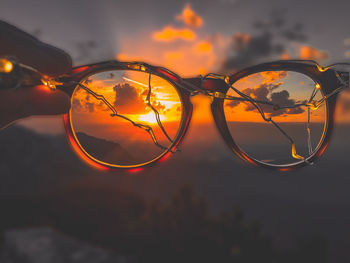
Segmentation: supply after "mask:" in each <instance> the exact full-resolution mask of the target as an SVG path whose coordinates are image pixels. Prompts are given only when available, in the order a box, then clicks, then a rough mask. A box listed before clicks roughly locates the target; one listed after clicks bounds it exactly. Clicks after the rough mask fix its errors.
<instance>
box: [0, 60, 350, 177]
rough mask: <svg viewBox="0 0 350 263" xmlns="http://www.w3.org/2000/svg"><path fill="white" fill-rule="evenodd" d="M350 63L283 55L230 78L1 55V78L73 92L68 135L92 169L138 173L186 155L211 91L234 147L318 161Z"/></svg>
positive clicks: (250, 157)
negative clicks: (184, 147)
mask: <svg viewBox="0 0 350 263" xmlns="http://www.w3.org/2000/svg"><path fill="white" fill-rule="evenodd" d="M349 65H350V64H347V63H337V64H333V65H330V66H328V67H321V66H320V65H318V64H317V63H316V62H314V61H309V60H283V61H276V62H270V63H264V64H259V65H256V66H252V67H249V68H246V69H243V70H241V71H239V72H237V73H234V74H233V75H231V76H226V75H219V74H213V73H210V74H207V75H205V76H200V77H197V78H181V77H180V76H178V75H177V74H175V73H173V72H171V71H170V70H168V69H166V68H163V67H157V66H152V65H149V64H147V63H140V62H119V61H108V62H102V63H97V64H91V65H85V66H80V67H76V68H74V69H73V70H72V72H71V74H70V75H64V76H60V77H58V78H56V79H50V78H47V77H45V76H44V75H42V74H41V73H40V72H38V71H37V70H35V69H33V68H31V67H28V66H25V65H22V64H20V63H18V62H16V61H14V60H11V59H9V58H3V59H0V74H1V75H2V76H10V75H11V77H8V78H6V81H4V80H5V77H2V78H1V79H3V81H2V83H3V84H2V88H13V87H20V86H32V85H38V84H44V85H46V86H47V87H49V88H52V89H56V88H57V89H60V90H62V91H64V92H66V93H67V94H68V95H69V96H70V97H71V105H72V106H71V109H70V111H69V113H68V114H66V115H64V123H65V127H66V132H67V135H68V138H69V141H70V143H71V145H72V147H73V149H74V150H75V151H76V152H77V153H78V155H79V156H80V157H81V158H82V159H84V160H85V161H86V162H87V163H89V164H90V165H92V166H94V167H97V168H101V169H104V170H111V169H127V170H129V171H137V170H141V169H143V168H144V167H148V166H152V165H154V164H156V163H158V162H161V161H163V160H165V159H166V158H167V157H168V156H169V155H172V154H174V153H176V152H178V151H179V144H180V142H181V141H182V139H183V138H184V135H185V134H186V131H187V129H188V126H189V123H190V120H191V115H192V110H193V106H192V104H191V101H190V98H191V96H194V95H197V94H204V95H206V96H209V97H211V98H212V103H211V111H212V115H213V117H214V120H215V123H216V126H217V128H218V130H219V132H220V133H221V135H222V137H223V139H224V141H225V142H226V144H227V145H228V146H229V148H230V149H231V150H232V152H233V153H234V154H236V155H238V156H239V157H240V158H242V159H243V160H245V161H247V162H249V163H251V164H253V165H257V166H262V167H267V168H272V169H277V170H280V171H287V170H291V169H293V168H297V167H301V166H304V165H310V164H313V163H314V161H315V160H316V159H317V158H318V157H320V156H321V155H322V154H323V152H324V151H325V149H326V147H327V145H328V142H329V139H330V135H331V131H332V129H333V125H334V116H333V115H334V111H335V106H336V101H337V95H338V93H339V92H340V91H342V90H344V89H347V88H349V73H348V72H347V71H346V70H344V69H339V68H340V67H342V66H349ZM202 132H203V133H205V132H206V131H205V130H203V131H202ZM208 139H209V138H208ZM213 154H215V153H213Z"/></svg>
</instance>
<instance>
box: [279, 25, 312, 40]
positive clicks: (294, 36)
mask: <svg viewBox="0 0 350 263" xmlns="http://www.w3.org/2000/svg"><path fill="white" fill-rule="evenodd" d="M281 34H282V36H284V37H285V38H286V39H287V40H289V41H300V42H303V41H305V40H306V39H307V36H306V35H305V34H304V32H303V25H302V24H300V23H296V24H295V25H294V26H293V27H291V28H288V29H286V30H284V31H283V32H282V33H281Z"/></svg>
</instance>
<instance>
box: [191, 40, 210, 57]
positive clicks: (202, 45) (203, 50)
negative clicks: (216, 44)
mask: <svg viewBox="0 0 350 263" xmlns="http://www.w3.org/2000/svg"><path fill="white" fill-rule="evenodd" d="M212 50H213V45H212V44H211V43H210V42H209V41H201V42H198V43H197V44H195V45H194V51H195V52H196V53H197V54H199V55H200V54H209V53H211V52H212Z"/></svg>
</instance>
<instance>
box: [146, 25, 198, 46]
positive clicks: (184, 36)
mask: <svg viewBox="0 0 350 263" xmlns="http://www.w3.org/2000/svg"><path fill="white" fill-rule="evenodd" d="M196 37H197V36H196V34H195V33H194V32H193V31H192V30H191V29H189V28H175V27H173V26H172V25H168V26H165V27H164V28H163V29H162V30H161V31H157V32H154V33H153V34H152V38H153V40H156V41H159V42H172V41H175V40H179V39H180V40H185V41H194V40H195V39H196Z"/></svg>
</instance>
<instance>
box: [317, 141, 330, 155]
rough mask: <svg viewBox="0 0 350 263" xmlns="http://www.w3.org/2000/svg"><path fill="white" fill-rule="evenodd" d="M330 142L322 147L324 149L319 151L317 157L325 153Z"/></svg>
mask: <svg viewBox="0 0 350 263" xmlns="http://www.w3.org/2000/svg"><path fill="white" fill-rule="evenodd" d="M327 146H328V142H327V143H326V144H325V145H324V146H323V147H322V149H321V150H320V151H319V152H318V154H317V157H320V156H321V155H323V154H324V151H325V150H326V149H327Z"/></svg>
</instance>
